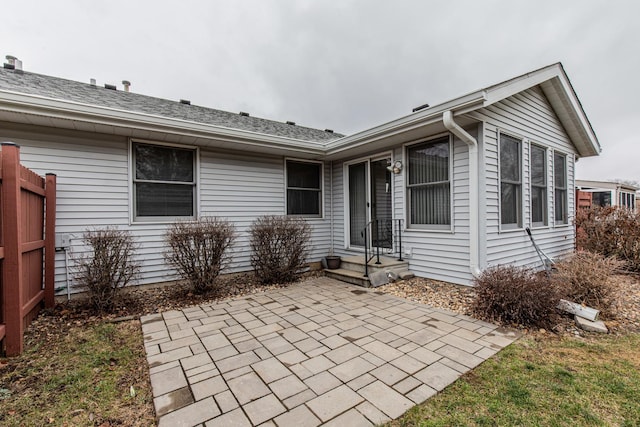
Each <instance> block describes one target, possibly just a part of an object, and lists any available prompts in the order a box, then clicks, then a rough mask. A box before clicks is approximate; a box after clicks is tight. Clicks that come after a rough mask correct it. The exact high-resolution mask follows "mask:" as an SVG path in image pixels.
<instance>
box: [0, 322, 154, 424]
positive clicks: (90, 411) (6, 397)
mask: <svg viewBox="0 0 640 427" xmlns="http://www.w3.org/2000/svg"><path fill="white" fill-rule="evenodd" d="M43 323H44V325H42V323H40V324H38V322H36V323H35V324H34V325H33V328H32V335H31V336H30V337H29V341H28V342H27V346H26V347H27V350H26V351H25V353H23V355H21V356H20V357H17V358H12V359H9V360H5V361H4V363H3V367H2V369H0V425H3V426H16V427H18V426H20V427H27V426H45V425H47V426H49V425H50V426H100V427H107V426H132V427H133V426H135V427H141V426H152V425H155V418H154V412H153V405H152V397H151V388H150V384H149V379H148V378H149V376H148V369H147V365H146V363H145V354H144V348H143V346H142V339H141V331H140V324H139V322H138V321H130V322H122V323H107V322H99V323H92V324H85V323H83V322H79V323H80V324H76V323H69V324H61V325H55V324H51V322H46V321H45V322H43ZM42 326H44V327H42ZM35 336H37V337H38V339H37V340H34V339H33V338H34V337H35ZM131 387H133V392H132V389H131Z"/></svg>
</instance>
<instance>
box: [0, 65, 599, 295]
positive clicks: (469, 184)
mask: <svg viewBox="0 0 640 427" xmlns="http://www.w3.org/2000/svg"><path fill="white" fill-rule="evenodd" d="M0 140H2V141H11V142H15V143H16V144H18V145H20V147H21V159H22V162H23V164H24V165H25V166H27V167H29V168H31V169H33V170H35V171H36V172H38V173H41V174H44V173H55V174H56V175H57V180H58V197H57V203H58V205H57V228H56V233H57V234H58V235H60V237H64V239H59V241H60V242H63V243H61V250H60V251H59V252H58V253H57V254H56V284H57V288H59V289H68V290H69V291H71V292H76V291H77V289H75V288H74V284H73V280H72V278H71V277H69V276H68V268H69V266H70V265H69V264H70V263H73V254H74V253H76V254H77V253H78V252H81V251H82V250H84V249H83V248H84V247H83V245H82V242H81V237H82V234H83V232H84V231H85V230H86V229H88V228H92V227H106V226H116V227H118V228H121V229H126V230H129V231H130V232H131V233H132V234H133V235H134V237H135V238H136V240H137V241H138V242H139V243H140V249H139V251H138V254H137V256H138V258H139V260H140V262H141V263H142V270H141V275H140V279H139V281H138V283H139V284H153V283H160V282H167V281H173V280H175V279H176V275H175V272H174V271H173V270H171V269H170V268H169V267H168V266H167V265H166V263H165V261H164V259H163V255H162V253H163V251H164V248H165V245H164V241H163V237H164V233H165V230H166V228H167V226H168V225H169V224H171V223H172V222H173V221H175V220H189V219H195V218H197V217H201V216H218V217H223V218H227V219H229V220H230V221H232V222H233V223H234V224H235V226H236V228H237V231H238V239H237V241H236V244H235V245H234V247H233V262H232V264H231V266H230V270H229V271H246V270H249V269H250V268H251V266H250V252H249V247H248V238H249V237H248V232H247V230H248V228H249V226H250V225H251V223H252V222H253V221H254V220H255V219H256V218H258V217H260V216H262V215H295V216H301V217H303V218H305V219H306V220H307V221H308V223H309V224H310V225H311V228H312V237H311V242H310V249H311V251H310V257H309V260H310V261H319V260H320V259H321V258H323V257H324V256H326V255H328V254H330V253H332V254H337V255H341V256H343V257H347V256H357V257H359V258H364V253H365V251H366V252H367V253H372V252H373V253H375V252H381V253H382V254H383V255H387V256H393V257H395V258H400V257H402V258H403V259H405V260H407V262H408V265H409V268H410V269H411V270H412V271H413V272H414V273H415V274H417V275H419V276H423V277H429V278H433V279H439V280H445V281H449V282H453V283H459V284H465V285H468V284H470V283H471V281H472V279H473V277H474V275H477V274H479V273H480V272H481V271H482V270H484V269H486V268H487V267H489V266H492V265H497V264H504V263H515V264H517V265H535V264H536V262H537V256H536V253H535V251H534V249H533V247H532V246H531V244H530V242H529V239H528V237H527V234H526V233H525V228H527V227H530V228H531V229H532V231H533V234H534V236H535V237H536V241H537V243H538V244H539V246H540V247H541V248H542V249H543V250H544V251H545V252H546V253H547V254H549V255H550V256H553V257H560V256H563V255H564V254H567V253H569V252H571V251H572V250H573V245H574V228H573V226H572V215H573V212H574V210H575V209H574V204H575V201H574V198H575V196H574V191H573V189H574V187H575V177H574V176H575V173H574V171H575V161H576V159H577V158H579V157H584V156H594V155H598V153H599V152H600V146H599V143H598V140H597V138H596V136H595V133H594V132H593V129H592V128H591V125H590V124H589V121H588V119H587V117H586V115H585V113H584V111H583V109H582V107H581V105H580V102H579V100H578V98H577V96H576V94H575V92H574V90H573V88H572V87H571V84H570V82H569V79H568V77H567V75H566V74H565V72H564V69H563V68H562V65H561V64H553V65H550V66H547V67H544V68H541V69H539V70H535V71H532V72H529V73H527V74H525V75H522V76H519V77H516V78H514V79H510V80H508V81H505V82H502V83H499V84H496V85H493V86H489V87H486V88H484V89H481V90H478V91H475V92H472V93H469V94H466V95H464V96H461V97H457V98H454V99H452V100H449V101H446V102H443V103H439V104H437V105H434V106H431V107H426V108H422V109H419V110H417V111H415V112H412V113H411V114H408V115H407V116H404V117H401V118H398V119H396V120H393V121H391V122H388V123H385V124H382V125H380V126H376V127H374V128H372V129H367V130H364V131H362V132H359V133H356V134H353V135H349V136H344V135H341V134H338V133H336V132H333V131H331V130H328V129H326V130H319V129H311V128H307V127H303V126H299V125H297V124H295V123H293V122H285V121H283V122H277V121H273V120H266V119H261V118H257V117H252V116H251V115H249V114H247V113H238V114H236V113H230V112H225V111H220V110H215V109H211V108H205V107H201V106H197V105H192V104H191V103H190V102H188V101H186V100H177V101H171V100H165V99H159V98H154V97H150V96H146V95H141V94H137V93H134V92H132V91H130V89H129V86H128V85H127V86H126V90H118V89H117V88H116V87H115V86H112V85H105V86H104V87H103V86H98V85H96V84H95V83H80V82H75V81H70V80H65V79H61V78H57V77H51V76H45V75H40V74H36V73H31V72H28V71H25V70H21V69H16V68H15V66H13V67H12V66H11V64H7V65H6V66H5V68H2V69H0ZM65 251H66V252H67V253H66V254H65ZM69 255H71V256H69Z"/></svg>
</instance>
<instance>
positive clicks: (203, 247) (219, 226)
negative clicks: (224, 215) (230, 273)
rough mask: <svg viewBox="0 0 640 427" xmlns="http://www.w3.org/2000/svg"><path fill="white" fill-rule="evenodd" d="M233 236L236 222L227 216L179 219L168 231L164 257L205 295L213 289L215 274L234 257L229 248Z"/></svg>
mask: <svg viewBox="0 0 640 427" xmlns="http://www.w3.org/2000/svg"><path fill="white" fill-rule="evenodd" d="M234 238H235V228H234V226H233V224H231V223H230V222H229V221H226V220H224V219H220V218H215V217H208V218H200V219H198V220H197V221H177V222H174V223H173V224H171V226H170V227H169V229H168V230H167V233H166V234H165V242H166V243H167V246H168V248H167V250H166V251H165V254H164V256H165V260H166V261H167V262H168V263H169V264H170V265H171V266H173V267H174V268H175V269H176V270H177V271H178V274H180V276H182V278H183V279H184V280H186V281H187V282H188V283H189V286H190V287H191V289H192V290H193V292H195V293H199V294H202V293H205V292H207V291H209V290H211V289H213V287H214V282H215V279H216V277H218V275H219V274H220V271H222V270H223V269H224V268H225V267H226V266H227V265H228V263H229V261H230V260H231V257H230V253H229V247H230V246H231V244H232V243H233V240H234Z"/></svg>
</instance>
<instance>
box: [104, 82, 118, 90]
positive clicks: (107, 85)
mask: <svg viewBox="0 0 640 427" xmlns="http://www.w3.org/2000/svg"><path fill="white" fill-rule="evenodd" d="M104 88H105V89H110V90H117V88H116V85H110V84H108V83H105V84H104Z"/></svg>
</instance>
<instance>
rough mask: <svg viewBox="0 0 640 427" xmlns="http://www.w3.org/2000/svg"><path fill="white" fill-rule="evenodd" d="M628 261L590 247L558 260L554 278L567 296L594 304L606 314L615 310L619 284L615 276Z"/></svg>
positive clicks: (587, 303) (584, 302)
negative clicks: (616, 282) (615, 280)
mask: <svg viewBox="0 0 640 427" xmlns="http://www.w3.org/2000/svg"><path fill="white" fill-rule="evenodd" d="M623 264H624V263H623V262H622V261H619V260H617V259H615V258H613V257H609V258H607V257H604V256H603V255H600V254H596V253H593V252H587V251H578V252H576V253H575V254H574V255H573V256H571V257H569V258H567V259H565V260H563V261H560V262H558V263H556V265H555V267H556V268H555V271H554V272H553V275H552V276H551V277H552V280H553V281H554V283H556V285H557V286H558V287H559V288H560V289H562V292H563V294H564V295H565V298H566V299H568V300H570V301H573V302H577V303H579V304H584V305H587V306H589V307H594V308H597V309H598V310H600V311H601V312H602V313H603V314H604V315H605V316H607V315H612V314H613V307H614V304H615V302H616V301H615V293H616V288H615V285H614V281H613V280H612V276H613V275H614V274H615V271H616V270H617V269H619V268H620V267H621V266H622V265H623Z"/></svg>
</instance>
